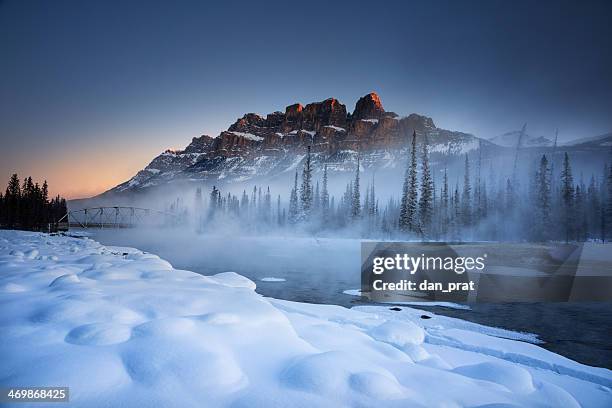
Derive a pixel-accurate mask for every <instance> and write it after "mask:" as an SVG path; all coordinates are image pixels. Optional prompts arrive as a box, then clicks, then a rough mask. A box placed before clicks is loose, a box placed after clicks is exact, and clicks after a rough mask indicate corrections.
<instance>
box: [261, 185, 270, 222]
mask: <svg viewBox="0 0 612 408" xmlns="http://www.w3.org/2000/svg"><path fill="white" fill-rule="evenodd" d="M271 214H272V196H271V195H270V186H268V189H267V190H266V194H265V195H264V204H263V220H264V222H265V223H266V224H269V223H270V216H271Z"/></svg>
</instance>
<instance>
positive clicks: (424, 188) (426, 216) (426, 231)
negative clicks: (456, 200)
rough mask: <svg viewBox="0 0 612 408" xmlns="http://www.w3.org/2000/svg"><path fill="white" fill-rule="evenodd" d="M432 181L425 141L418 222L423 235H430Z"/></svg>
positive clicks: (425, 142)
mask: <svg viewBox="0 0 612 408" xmlns="http://www.w3.org/2000/svg"><path fill="white" fill-rule="evenodd" d="M433 193H434V191H433V181H432V179H431V171H430V169H429V157H428V152H427V139H425V140H424V142H423V155H422V157H421V195H420V197H419V222H420V231H421V233H422V234H423V235H425V236H429V235H430V233H431V217H432V212H433Z"/></svg>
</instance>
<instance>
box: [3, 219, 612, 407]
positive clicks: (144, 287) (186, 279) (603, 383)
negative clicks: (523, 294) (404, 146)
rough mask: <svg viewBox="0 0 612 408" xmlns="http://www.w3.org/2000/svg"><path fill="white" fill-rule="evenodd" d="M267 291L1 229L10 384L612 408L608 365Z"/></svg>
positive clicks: (101, 398) (461, 328)
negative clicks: (277, 296)
mask: <svg viewBox="0 0 612 408" xmlns="http://www.w3.org/2000/svg"><path fill="white" fill-rule="evenodd" d="M255 288H256V285H255V283H254V282H252V281H250V280H249V279H247V278H244V277H242V276H240V275H238V274H235V273H232V272H226V273H221V274H217V275H214V276H202V275H199V274H196V273H193V272H189V271H183V270H177V269H173V267H172V266H171V265H170V264H169V263H168V262H166V261H164V260H162V259H160V258H159V257H157V256H155V255H152V254H148V253H143V252H141V251H138V250H135V249H131V248H120V247H105V246H102V245H100V244H99V243H97V242H95V241H93V240H90V239H87V238H74V237H66V236H49V235H45V234H39V233H27V232H15V231H0V307H1V308H2V312H3V313H2V315H0V344H1V348H0V361H2V364H1V365H0V385H1V386H69V387H70V406H71V407H102V406H104V407H108V406H148V407H154V406H177V407H202V406H233V407H240V406H249V407H253V406H260V407H271V406H279V407H282V406H303V407H340V406H376V407H381V406H390V407H395V406H397V407H400V406H401V407H405V406H427V407H430V406H445V407H460V406H469V407H476V406H493V405H494V406H504V407H511V406H534V407H543V406H554V407H560V406H563V407H573V406H576V407H577V406H589V407H597V406H601V407H606V406H611V405H612V392H611V390H610V387H611V386H612V372H611V371H610V370H606V369H603V368H594V367H588V366H585V365H582V364H579V363H576V362H574V361H572V360H569V359H566V358H564V357H561V356H559V355H556V354H554V353H551V352H548V351H546V350H544V349H542V348H540V347H538V346H537V345H534V344H529V343H525V342H521V341H517V340H512V339H508V338H500V337H495V336H493V335H491V333H499V334H500V335H503V333H504V332H505V331H495V330H496V329H492V330H491V331H486V330H480V329H479V327H482V326H478V325H462V324H461V321H458V320H456V319H451V318H443V319H442V318H439V316H436V315H434V314H432V313H429V312H423V311H420V310H415V309H410V308H402V310H401V311H399V312H398V311H391V310H389V308H386V307H374V306H371V307H368V306H363V307H359V308H355V309H346V308H343V307H339V306H329V305H312V304H302V303H296V302H289V301H282V300H275V299H269V298H264V297H262V296H260V295H258V294H257V293H256V292H255ZM423 314H427V315H428V317H430V318H429V319H421V318H420V316H421V315H423ZM505 333H506V334H508V336H504V337H512V334H511V333H507V332H505ZM516 338H521V335H520V334H516ZM33 405H35V404H33ZM19 406H27V404H19Z"/></svg>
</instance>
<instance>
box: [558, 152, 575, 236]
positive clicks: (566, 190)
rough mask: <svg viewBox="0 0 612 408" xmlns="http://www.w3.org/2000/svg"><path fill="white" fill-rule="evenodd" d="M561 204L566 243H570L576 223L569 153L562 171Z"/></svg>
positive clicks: (564, 159) (565, 156) (566, 155)
mask: <svg viewBox="0 0 612 408" xmlns="http://www.w3.org/2000/svg"><path fill="white" fill-rule="evenodd" d="M561 204H562V223H563V228H564V232H565V242H569V240H570V237H571V236H572V234H573V228H572V225H573V222H574V218H573V217H574V178H573V176H572V167H571V165H570V160H569V156H568V154H567V152H565V155H564V157H563V169H562V171H561Z"/></svg>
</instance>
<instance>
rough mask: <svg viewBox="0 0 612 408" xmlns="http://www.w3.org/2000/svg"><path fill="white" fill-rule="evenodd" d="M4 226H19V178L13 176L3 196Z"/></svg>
mask: <svg viewBox="0 0 612 408" xmlns="http://www.w3.org/2000/svg"><path fill="white" fill-rule="evenodd" d="M4 200H5V202H6V204H5V211H6V215H5V217H6V220H7V222H6V225H7V226H8V227H9V228H13V227H16V226H18V225H19V221H20V217H21V216H20V212H21V211H20V210H21V209H20V208H19V207H20V204H21V187H20V186H19V177H18V176H17V174H13V175H12V176H11V178H10V180H9V183H8V186H7V188H6V193H5V194H4Z"/></svg>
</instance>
